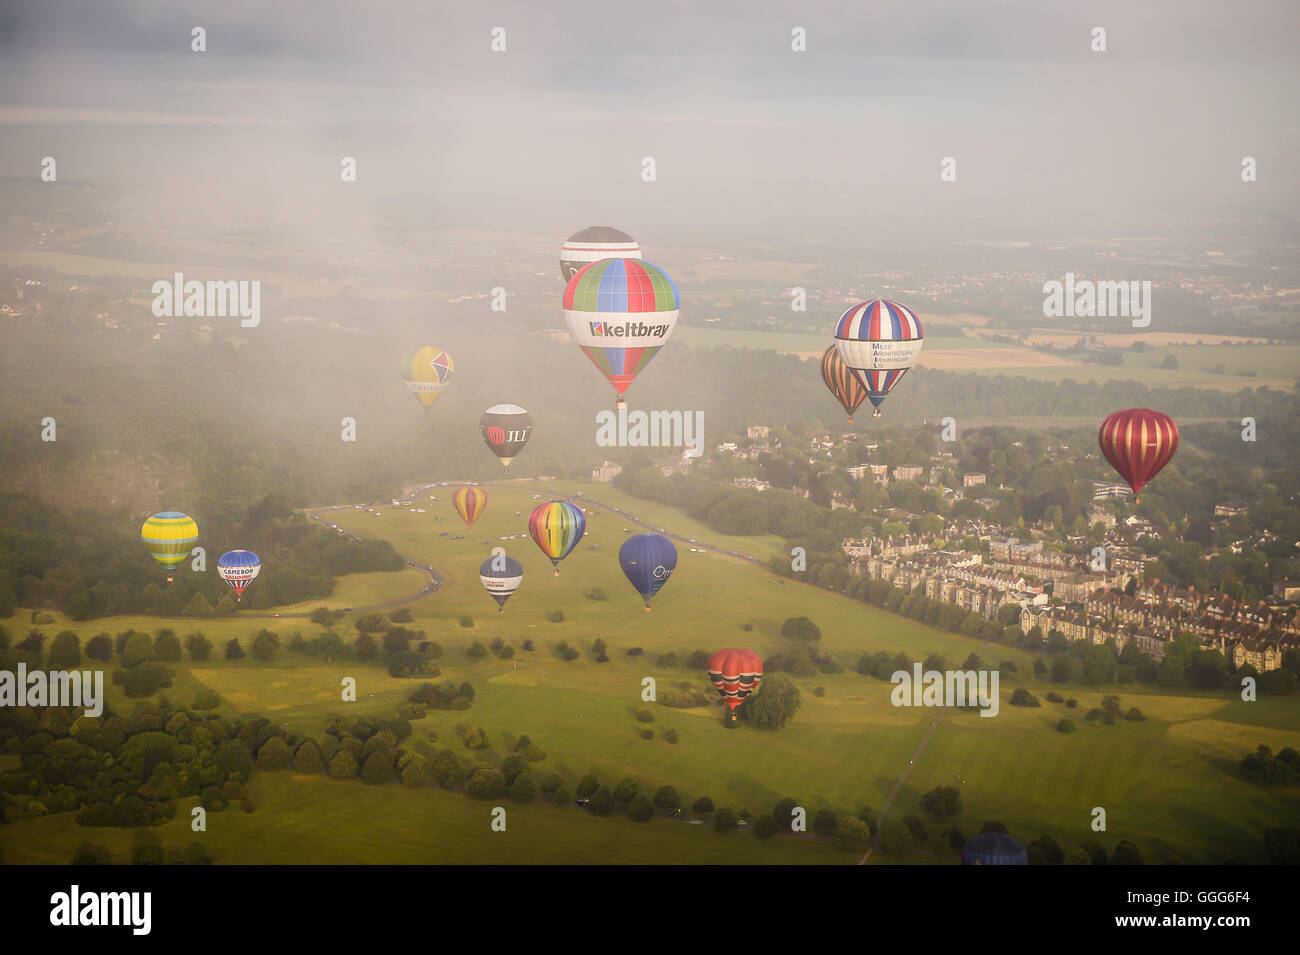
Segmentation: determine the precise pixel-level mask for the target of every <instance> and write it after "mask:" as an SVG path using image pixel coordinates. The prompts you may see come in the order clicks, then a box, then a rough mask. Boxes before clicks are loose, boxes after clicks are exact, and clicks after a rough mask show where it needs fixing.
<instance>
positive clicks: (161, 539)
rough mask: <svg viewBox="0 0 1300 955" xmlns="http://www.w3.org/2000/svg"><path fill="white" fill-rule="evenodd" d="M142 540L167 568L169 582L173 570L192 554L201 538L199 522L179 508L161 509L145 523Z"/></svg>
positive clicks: (157, 559)
mask: <svg viewBox="0 0 1300 955" xmlns="http://www.w3.org/2000/svg"><path fill="white" fill-rule="evenodd" d="M140 539H141V540H143V541H144V545H145V547H147V548H148V549H149V553H151V554H153V559H154V560H156V561H158V563H160V564H162V565H163V566H164V567H166V568H167V581H168V582H169V583H170V582H171V579H172V572H173V571H174V570H176V568H177V567H179V566H180V565H181V564H182V563H184V562H185V558H187V557H189V556H190V549H191V548H192V547H193V546H194V542H195V541H197V540H198V539H199V525H198V524H196V523H194V519H193V518H192V517H190V516H189V515H188V514H182V513H181V512H180V511H159V512H158V513H157V514H155V515H154V516H153V517H151V518H149V519H148V520H146V521H145V522H144V525H143V526H142V527H141V528H140Z"/></svg>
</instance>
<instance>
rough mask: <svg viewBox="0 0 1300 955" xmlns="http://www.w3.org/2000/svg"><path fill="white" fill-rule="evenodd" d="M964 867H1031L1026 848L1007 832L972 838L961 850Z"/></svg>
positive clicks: (986, 833)
mask: <svg viewBox="0 0 1300 955" xmlns="http://www.w3.org/2000/svg"><path fill="white" fill-rule="evenodd" d="M961 864H962V865H1029V857H1028V854H1027V853H1026V852H1025V847H1024V846H1022V845H1021V844H1020V843H1019V842H1017V841H1016V840H1015V839H1012V838H1011V837H1010V836H1009V835H1007V834H1006V833H1005V832H981V833H980V834H979V835H977V836H971V838H970V839H968V840H967V841H966V845H965V846H964V847H963V848H962V850H961Z"/></svg>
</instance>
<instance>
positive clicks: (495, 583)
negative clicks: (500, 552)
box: [478, 557, 524, 610]
mask: <svg viewBox="0 0 1300 955" xmlns="http://www.w3.org/2000/svg"><path fill="white" fill-rule="evenodd" d="M493 564H496V565H498V566H497V567H494V566H493ZM498 567H499V569H498ZM478 578H479V580H481V581H482V582H483V589H484V590H486V591H487V592H488V593H490V594H491V595H492V599H493V600H495V601H496V602H497V606H498V607H499V608H501V609H502V610H504V609H505V606H506V601H507V600H509V599H510V595H511V594H513V593H514V592H515V591H516V590H518V589H519V584H520V583H521V582H522V581H523V579H524V568H523V565H522V564H520V563H519V561H517V560H515V559H514V558H513V557H489V558H488V559H487V560H485V561H483V564H482V566H481V567H479V569H478Z"/></svg>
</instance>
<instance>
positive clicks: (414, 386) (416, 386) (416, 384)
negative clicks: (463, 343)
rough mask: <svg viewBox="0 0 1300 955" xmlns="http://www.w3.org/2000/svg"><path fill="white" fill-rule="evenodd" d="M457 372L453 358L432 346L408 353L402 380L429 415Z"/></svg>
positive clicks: (404, 361) (405, 358)
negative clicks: (432, 406)
mask: <svg viewBox="0 0 1300 955" xmlns="http://www.w3.org/2000/svg"><path fill="white" fill-rule="evenodd" d="M455 370H456V366H455V363H454V362H452V360H451V356H450V355H448V354H447V353H446V352H445V351H443V350H442V349H441V348H434V347H433V346H431V345H425V346H424V347H423V348H420V349H417V350H415V351H413V352H407V353H406V355H405V356H403V358H402V380H403V381H404V382H406V387H407V388H409V389H410V391H411V393H412V394H414V395H415V397H416V398H417V399H419V402H420V404H422V405H424V413H425V414H428V413H429V406H430V405H432V404H433V403H434V402H435V401H437V400H438V395H440V394H442V389H444V388H446V387H447V383H448V382H449V381H451V376H452V374H453V373H454V372H455Z"/></svg>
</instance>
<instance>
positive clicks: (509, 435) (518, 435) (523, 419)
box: [478, 405, 533, 471]
mask: <svg viewBox="0 0 1300 955" xmlns="http://www.w3.org/2000/svg"><path fill="white" fill-rule="evenodd" d="M478 429H479V431H481V432H482V433H483V440H484V441H485V442H487V446H488V450H490V451H491V452H492V453H493V454H495V455H496V456H497V457H498V458H500V459H501V465H502V467H504V468H505V469H506V470H507V471H509V470H510V462H511V461H513V460H514V459H515V455H517V454H518V453H519V452H520V451H522V450H523V449H524V445H525V444H527V443H528V438H529V436H530V435H531V434H532V433H533V416H532V415H530V414H529V413H528V412H527V411H525V410H524V409H523V408H521V407H519V406H518V405H493V406H492V407H491V408H489V409H488V410H487V411H485V412H483V415H482V417H480V418H479V419H478Z"/></svg>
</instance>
